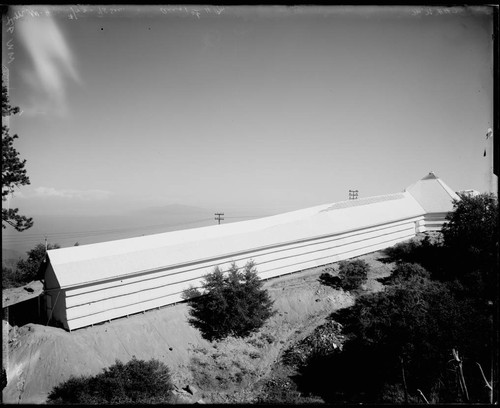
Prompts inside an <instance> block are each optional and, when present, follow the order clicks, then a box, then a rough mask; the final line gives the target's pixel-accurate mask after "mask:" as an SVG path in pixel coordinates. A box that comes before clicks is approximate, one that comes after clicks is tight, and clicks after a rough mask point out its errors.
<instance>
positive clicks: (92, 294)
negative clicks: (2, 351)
mask: <svg viewBox="0 0 500 408" xmlns="http://www.w3.org/2000/svg"><path fill="white" fill-rule="evenodd" d="M453 199H459V197H458V196H457V195H456V194H455V193H454V192H453V191H452V190H451V189H450V188H449V187H448V186H447V185H446V184H445V183H444V182H443V181H442V180H440V179H439V178H438V177H436V176H435V175H434V174H433V173H430V174H429V175H427V176H426V177H424V178H423V179H421V180H419V181H418V182H416V183H415V184H413V185H411V186H410V187H408V188H407V189H405V190H404V191H403V192H400V193H395V194H389V195H383V196H376V197H369V198H361V199H357V200H349V201H342V202H338V203H334V204H326V205H320V206H316V207H311V208H306V209H303V210H298V211H292V212H288V213H284V214H279V215H275V216H271V217H265V218H260V219H257V220H251V221H243V222H236V223H231V224H223V225H214V226H210V227H203V228H194V229H188V230H182V231H173V232H167V233H163V234H155V235H150V236H144V237H137V238H130V239H122V240H116V241H109V242H103V243H98V244H91V245H83V246H77V247H70V248H62V249H56V250H49V251H47V259H46V263H45V265H46V266H45V267H46V270H45V281H44V285H45V287H44V293H45V295H44V297H45V302H44V303H45V309H46V314H47V319H48V320H50V321H52V322H55V323H58V324H61V325H62V326H63V327H64V328H66V329H68V330H74V329H77V328H80V327H85V326H89V325H92V324H95V323H99V322H103V321H107V320H110V319H115V318H118V317H123V316H127V315H130V314H134V313H138V312H142V311H145V310H149V309H153V308H156V307H160V306H165V305H168V304H172V303H176V302H179V301H182V300H183V299H182V292H183V291H184V290H185V289H187V288H188V287H190V286H195V287H196V286H199V285H200V282H201V281H202V279H203V276H204V275H205V274H207V273H209V272H212V271H213V269H214V267H215V266H220V267H222V268H227V267H228V266H229V265H230V263H231V262H233V261H234V262H236V263H237V265H238V266H243V265H244V264H245V263H246V262H247V261H249V260H253V261H255V263H256V266H257V270H258V273H259V276H260V277H261V278H262V279H267V278H272V277H276V276H280V275H284V274H288V273H292V272H297V271H300V270H304V269H307V268H311V267H315V266H321V265H326V264H329V263H332V262H336V261H340V260H343V259H347V258H352V257H356V256H359V255H363V254H366V253H370V252H374V251H377V250H380V249H384V248H387V247H390V246H392V245H394V244H396V243H398V242H401V241H404V240H407V239H410V238H412V237H414V236H415V235H416V234H417V233H419V232H424V231H428V230H439V229H440V228H441V226H442V224H443V222H444V219H445V216H446V214H447V213H448V212H449V211H451V210H452V208H453V205H452V201H453Z"/></svg>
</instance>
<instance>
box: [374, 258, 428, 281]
mask: <svg viewBox="0 0 500 408" xmlns="http://www.w3.org/2000/svg"><path fill="white" fill-rule="evenodd" d="M413 277H420V278H423V279H430V277H431V274H430V273H429V272H428V271H427V270H426V269H424V268H423V267H422V266H420V265H419V264H417V263H409V262H399V263H398V264H397V265H396V267H395V268H394V269H393V270H392V274H391V276H389V277H388V278H384V279H383V280H382V281H383V283H384V284H386V283H389V284H394V283H401V282H403V281H407V280H408V279H411V278H413Z"/></svg>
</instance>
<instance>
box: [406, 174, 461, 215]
mask: <svg viewBox="0 0 500 408" xmlns="http://www.w3.org/2000/svg"><path fill="white" fill-rule="evenodd" d="M406 191H407V192H409V193H410V194H411V195H412V196H413V197H414V198H415V199H416V200H417V201H418V202H419V203H420V205H421V206H422V207H423V208H424V210H425V211H426V212H427V213H445V212H450V211H452V210H453V200H459V199H460V197H459V196H458V195H457V194H456V193H455V192H454V191H453V190H452V189H451V188H450V187H448V186H447V185H446V184H445V183H444V182H443V181H442V180H441V179H440V178H439V177H437V176H436V175H435V174H434V173H432V172H431V173H429V174H428V175H427V176H425V177H424V178H423V179H421V180H419V181H417V182H416V183H414V184H412V185H411V186H409V187H407V188H406Z"/></svg>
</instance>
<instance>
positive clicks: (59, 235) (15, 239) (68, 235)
mask: <svg viewBox="0 0 500 408" xmlns="http://www.w3.org/2000/svg"><path fill="white" fill-rule="evenodd" d="M203 221H210V218H203V219H197V220H193V221H189V222H184V223H178V224H168V223H167V224H156V225H149V226H138V227H132V228H130V227H127V228H115V229H108V230H94V231H80V232H53V233H47V234H42V233H39V234H33V235H32V236H24V235H23V236H20V235H17V236H12V237H3V238H2V241H3V242H5V243H21V242H32V241H38V240H39V239H40V238H43V237H44V236H45V235H47V236H49V237H51V238H53V240H54V239H57V240H69V239H73V238H80V239H81V238H87V237H93V236H99V235H106V234H124V233H128V232H133V231H135V230H141V229H144V228H161V227H165V226H168V227H178V226H182V225H190V224H194V223H197V222H203Z"/></svg>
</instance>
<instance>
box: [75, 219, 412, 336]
mask: <svg viewBox="0 0 500 408" xmlns="http://www.w3.org/2000/svg"><path fill="white" fill-rule="evenodd" d="M414 235H415V222H407V223H398V225H396V226H388V227H385V228H379V229H378V231H370V232H361V233H358V234H349V236H347V237H345V236H344V237H336V238H334V239H331V238H328V239H327V238H322V239H319V240H317V241H319V242H315V241H309V242H308V243H307V244H293V245H290V246H289V247H285V248H280V249H279V250H278V251H275V252H274V253H273V252H270V251H269V250H267V251H260V252H264V253H263V254H261V255H259V253H258V252H255V253H252V252H250V253H249V254H248V255H247V257H246V258H243V257H240V258H239V259H238V260H239V261H240V262H242V264H241V265H238V266H243V264H244V263H245V262H246V261H248V260H250V259H253V260H255V261H256V263H257V265H258V272H259V277H261V278H263V279H267V278H271V277H276V276H280V275H283V274H287V273H293V272H297V271H299V270H303V269H307V268H310V267H315V266H318V265H325V264H328V263H331V262H336V261H338V260H343V259H347V258H350V257H354V256H359V255H362V254H365V253H368V252H373V251H376V250H379V249H382V248H386V247H388V246H391V245H394V244H395V243H397V242H400V241H403V240H406V239H409V238H411V237H413V236H414ZM259 261H260V262H259ZM230 263H231V260H226V262H225V263H222V264H220V265H221V269H223V270H224V269H226V268H227V267H228V266H229V264H230ZM211 266H212V265H211ZM212 269H213V267H212V268H208V267H205V268H197V269H191V270H188V271H184V272H181V273H175V272H176V270H175V269H174V270H173V271H174V273H173V272H172V271H170V272H171V273H170V275H168V276H160V277H158V278H155V279H146V280H142V281H137V280H136V281H135V282H131V283H128V284H125V285H120V286H117V287H107V288H105V289H101V290H99V291H93V292H90V293H86V294H85V293H81V292H80V293H79V294H78V295H76V296H72V293H71V291H68V292H69V293H68V295H69V296H68V298H67V304H68V311H67V318H68V321H69V322H70V324H69V326H70V328H71V329H74V328H77V326H78V327H82V326H80V324H84V322H91V323H90V324H93V323H98V322H99V321H105V320H108V319H113V318H116V317H120V316H125V315H127V314H133V313H138V312H141V311H143V310H148V309H150V308H154V307H159V306H163V305H167V304H170V303H174V302H179V301H182V300H183V299H182V291H183V290H184V289H187V288H188V287H189V286H191V285H193V286H197V285H199V284H200V282H201V280H202V278H200V275H201V276H203V275H204V274H205V273H208V272H211V271H212ZM146 277H148V276H147V275H146ZM181 278H182V279H183V280H184V281H185V282H180V283H179V279H181ZM120 281H123V280H120ZM160 283H161V285H160ZM91 288H92V287H89V288H88V289H91ZM84 300H86V302H84ZM82 302H84V303H82ZM151 305H153V306H151ZM84 325H88V324H87V323H85V324H84Z"/></svg>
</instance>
